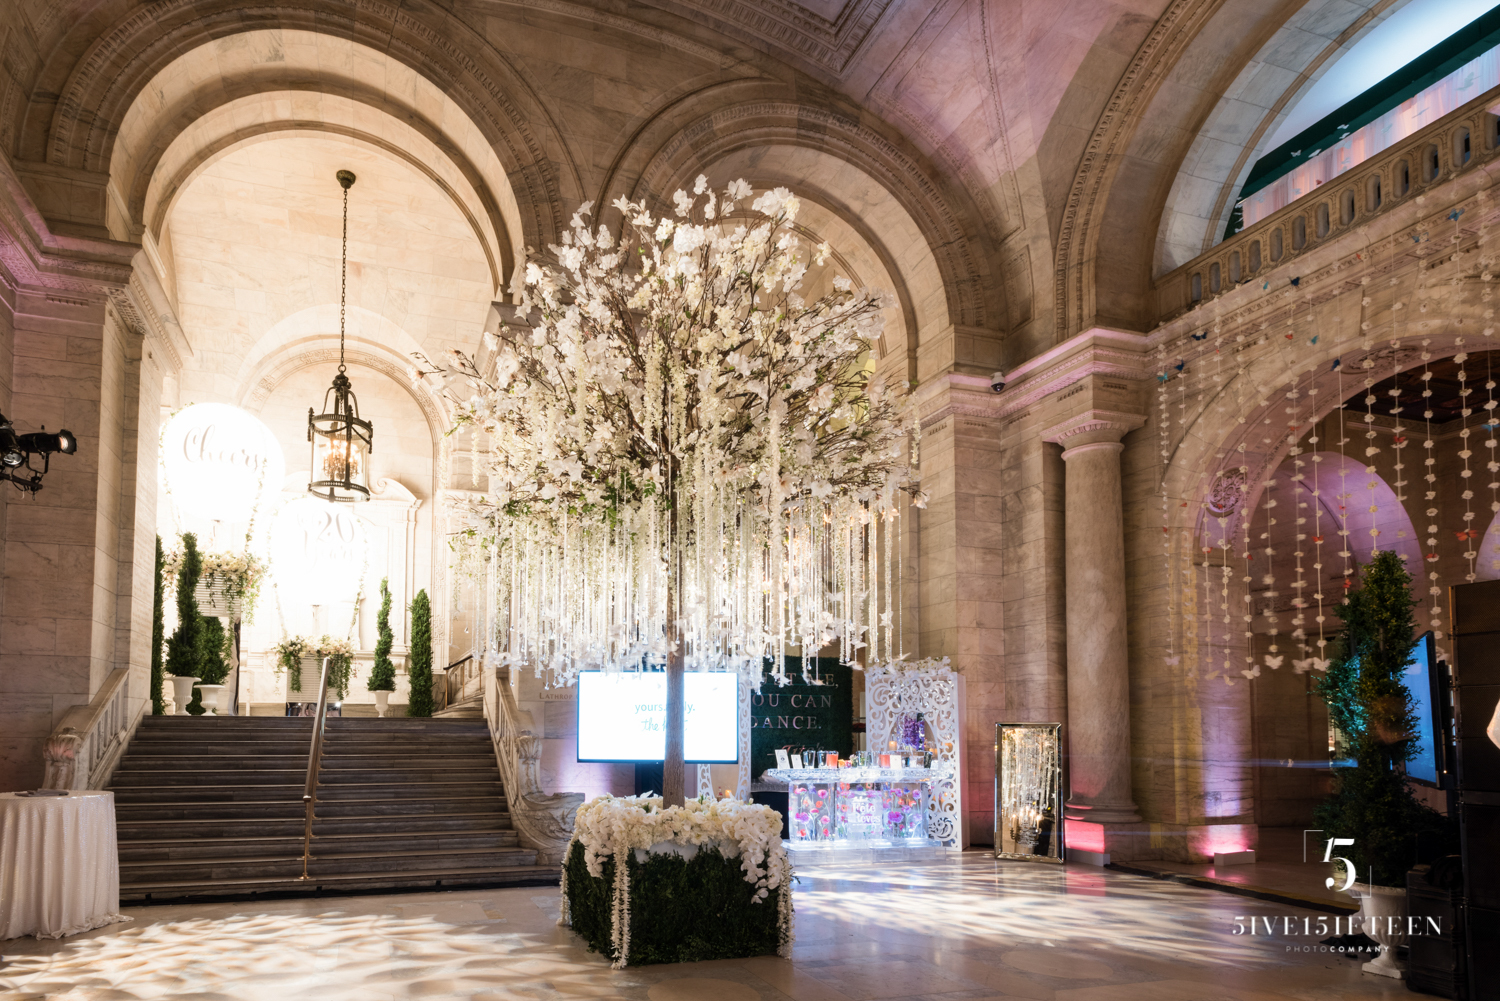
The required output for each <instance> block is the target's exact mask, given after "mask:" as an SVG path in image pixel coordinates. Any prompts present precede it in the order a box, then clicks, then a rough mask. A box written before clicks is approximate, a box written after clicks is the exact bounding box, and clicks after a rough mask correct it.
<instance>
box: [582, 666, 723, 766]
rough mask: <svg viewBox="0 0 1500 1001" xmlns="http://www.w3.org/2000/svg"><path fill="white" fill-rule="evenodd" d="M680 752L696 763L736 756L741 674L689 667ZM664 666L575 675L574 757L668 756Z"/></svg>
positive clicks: (651, 758) (630, 758) (628, 758)
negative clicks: (661, 669)
mask: <svg viewBox="0 0 1500 1001" xmlns="http://www.w3.org/2000/svg"><path fill="white" fill-rule="evenodd" d="M682 689H683V698H684V701H685V703H686V710H687V711H686V714H685V718H684V720H683V735H682V736H683V739H682V756H683V760H684V761H689V762H692V763H694V764H716V765H731V764H734V763H735V762H737V761H739V759H740V754H739V751H740V733H739V720H740V712H739V702H740V700H739V675H738V674H735V673H733V672H729V671H710V672H701V671H689V672H688V673H687V674H685V675H684V676H683V686H682ZM666 720H667V675H666V672H664V671H620V672H618V673H614V674H610V673H606V672H604V671H583V672H581V673H580V674H579V675H578V760H579V761H615V762H627V761H661V760H663V759H664V758H666V756H667V733H666Z"/></svg>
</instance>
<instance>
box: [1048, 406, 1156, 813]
mask: <svg viewBox="0 0 1500 1001" xmlns="http://www.w3.org/2000/svg"><path fill="white" fill-rule="evenodd" d="M1142 423H1144V421H1143V419H1142V418H1140V417H1136V416H1134V415H1130V414H1122V413H1101V412H1099V411H1089V412H1087V413H1085V414H1082V415H1079V416H1078V417H1075V418H1074V419H1072V420H1070V421H1068V422H1066V423H1065V424H1063V425H1061V426H1058V427H1054V428H1052V429H1050V430H1049V431H1048V432H1047V434H1046V437H1047V438H1048V439H1049V440H1051V441H1055V442H1057V443H1058V444H1060V445H1061V446H1062V448H1063V453H1062V457H1063V461H1064V463H1065V464H1066V467H1067V472H1066V475H1065V480H1064V495H1065V508H1064V512H1065V513H1064V518H1065V528H1064V540H1065V541H1064V546H1065V551H1066V559H1067V569H1066V578H1067V580H1066V585H1065V588H1066V594H1067V637H1068V734H1067V743H1068V768H1069V796H1068V801H1067V804H1066V816H1067V818H1068V819H1069V820H1082V821H1088V822H1090V823H1096V824H1132V823H1138V822H1139V821H1140V819H1141V817H1140V814H1139V813H1138V812H1137V811H1136V807H1135V802H1134V800H1133V798H1132V796H1131V787H1130V658H1129V647H1128V640H1127V635H1126V608H1125V525H1124V507H1123V502H1122V495H1121V487H1120V453H1121V451H1122V450H1123V448H1124V446H1123V445H1122V444H1121V441H1120V439H1121V438H1123V437H1124V435H1125V433H1126V432H1127V431H1130V430H1131V429H1132V428H1136V427H1140V426H1141V424H1142Z"/></svg>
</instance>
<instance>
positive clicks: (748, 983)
mask: <svg viewBox="0 0 1500 1001" xmlns="http://www.w3.org/2000/svg"><path fill="white" fill-rule="evenodd" d="M799 879H800V882H799V883H798V884H797V886H796V897H795V900H796V921H797V942H796V947H795V951H794V955H793V956H792V958H791V959H790V960H784V959H779V958H776V957H774V956H764V957H758V958H755V959H744V960H723V961H716V962H708V963H696V964H682V965H672V966H647V967H641V968H638V969H637V968H632V969H626V970H611V969H610V968H609V964H608V963H607V962H606V961H605V960H604V959H602V958H601V957H600V956H598V955H596V954H591V953H589V952H588V951H587V949H586V948H585V947H584V946H583V944H582V943H581V941H580V940H579V939H578V938H576V937H575V936H574V935H573V934H572V933H571V932H570V931H568V930H567V929H565V928H559V927H558V926H557V924H556V921H557V913H558V911H557V893H556V891H555V890H550V889H535V888H532V889H504V890H474V891H455V892H451V893H431V894H402V895H392V896H370V897H347V898H338V899H327V900H319V901H270V902H265V903H256V904H244V903H236V904H194V905H184V906H161V907H147V908H132V909H130V910H128V911H127V912H126V913H127V914H129V916H130V917H131V918H132V919H133V920H132V921H130V922H129V923H125V924H117V925H112V926H109V927H107V928H102V929H99V930H97V931H94V932H90V933H88V934H85V935H79V936H75V937H72V938H68V939H62V940H58V941H36V940H34V939H13V940H10V941H6V942H0V955H3V960H0V997H3V998H6V999H33V998H47V999H52V1001H128V999H136V998H175V999H193V1001H241V999H245V1001H249V999H256V1001H261V999H264V1001H295V999H300V998H317V999H319V1001H338V999H350V1001H384V999H394V998H473V999H476V1001H504V999H527V1001H543V999H547V1001H551V999H568V998H620V999H630V1001H698V999H704V1001H756V999H761V1001H772V999H775V1001H783V999H793V1001H846V999H847V1001H866V999H918V998H920V999H925V1001H959V999H976V1001H977V999H1000V998H1033V999H1037V1001H1282V999H1295V1001H1356V999H1361V1001H1362V999H1375V998H1391V999H1394V998H1410V997H1412V996H1413V995H1412V994H1411V993H1410V992H1409V991H1408V990H1407V988H1406V985H1405V983H1403V982H1398V981H1391V980H1385V979H1383V978H1379V977H1375V976H1370V975H1367V974H1362V973H1360V972H1359V967H1358V964H1357V963H1356V962H1355V961H1353V960H1351V959H1345V958H1342V957H1340V956H1338V955H1332V954H1328V953H1326V952H1315V951H1314V952H1307V951H1293V950H1294V949H1296V948H1297V947H1306V946H1312V947H1314V948H1316V947H1317V940H1318V938H1319V937H1320V936H1318V935H1317V934H1316V933H1315V928H1314V934H1311V935H1303V934H1300V932H1301V930H1302V929H1301V927H1300V926H1301V925H1302V918H1304V917H1306V918H1308V919H1309V920H1310V922H1313V923H1315V922H1316V920H1317V918H1318V917H1319V915H1317V914H1315V913H1314V912H1311V911H1300V910H1297V909H1296V908H1291V907H1286V906H1283V905H1279V904H1271V903H1263V902H1260V901H1257V900H1253V899H1249V898H1245V897H1239V896H1235V895H1232V894H1227V893H1222V892H1217V891H1214V890H1205V889H1199V888H1195V887H1190V886H1182V885H1180V884H1175V883H1170V882H1163V881H1161V880H1153V879H1149V878H1146V877H1141V876H1132V875H1127V874H1124V873H1117V872H1111V871H1108V870H1103V869H1095V868H1091V867H1086V866H1074V865H1069V866H1066V867H1061V866H1050V865H1046V866H1044V865H1036V864H1026V863H1020V862H997V861H995V860H994V859H992V858H988V857H986V856H984V855H983V854H981V853H979V852H969V853H965V854H964V855H962V856H957V857H953V858H951V859H949V860H946V861H941V862H934V863H927V864H922V865H916V866H911V867H906V868H890V867H877V866H869V867H863V868H855V869H841V870H829V869H823V870H814V869H808V870H806V871H804V872H803V873H802V874H801V875H800V877H799ZM1252 915H1254V916H1256V917H1258V918H1273V917H1274V918H1275V919H1276V926H1277V930H1278V933H1279V934H1277V935H1268V934H1266V932H1265V928H1264V922H1257V934H1255V935H1253V936H1252V935H1250V934H1238V935H1237V934H1235V933H1234V932H1235V927H1236V923H1237V921H1238V923H1239V924H1240V926H1241V927H1243V928H1246V929H1248V922H1249V918H1250V917H1251V916H1252ZM1325 917H1326V916H1325ZM1283 919H1294V920H1291V921H1286V920H1283ZM1288 926H1290V929H1289V930H1290V931H1291V932H1293V934H1291V935H1287V934H1284V933H1281V932H1282V931H1283V929H1287V928H1288Z"/></svg>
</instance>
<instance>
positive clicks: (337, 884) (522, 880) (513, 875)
mask: <svg viewBox="0 0 1500 1001" xmlns="http://www.w3.org/2000/svg"><path fill="white" fill-rule="evenodd" d="M438 861H441V860H438ZM299 873H300V869H299ZM557 882H558V870H557V867H556V866H538V865H515V866H498V867H494V868H489V869H485V868H468V869H454V868H445V867H442V866H441V865H435V866H433V867H432V868H430V869H427V870H422V871H413V872H402V873H380V874H372V873H351V874H345V875H334V876H318V877H316V878H313V879H309V880H301V879H296V878H282V879H221V880H207V881H193V880H162V881H158V882H155V883H150V882H140V883H135V884H130V885H126V884H123V883H122V884H121V886H120V900H121V902H129V903H140V902H144V901H148V900H149V901H150V902H152V903H163V902H168V901H183V902H191V901H195V900H213V899H215V898H245V897H258V896H268V897H296V896H314V895H323V894H338V893H357V892H365V891H370V890H413V891H415V890H449V889H456V888H458V887H465V886H470V887H490V886H556V885H557Z"/></svg>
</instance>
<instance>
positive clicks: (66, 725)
mask: <svg viewBox="0 0 1500 1001" xmlns="http://www.w3.org/2000/svg"><path fill="white" fill-rule="evenodd" d="M149 706H150V703H149V702H143V703H142V706H141V709H140V710H139V711H137V712H135V713H134V714H132V712H131V709H130V669H129V668H125V667H121V668H116V669H115V670H114V671H111V672H110V675H109V677H108V678H106V679H104V685H103V686H102V687H101V688H100V689H99V691H98V692H97V693H96V694H95V695H94V697H93V698H92V699H90V700H89V703H88V705H86V706H74V707H73V708H71V709H69V710H68V711H67V713H66V714H64V716H63V718H62V719H61V720H60V721H59V722H58V726H57V729H55V730H54V731H52V734H51V735H50V736H49V737H48V738H47V739H46V741H44V742H43V744H42V761H43V764H44V765H45V768H46V771H45V774H44V777H43V779H42V788H43V789H103V788H104V787H105V786H106V785H108V784H109V779H110V776H111V775H113V774H114V770H115V765H117V764H119V761H120V755H121V754H123V753H124V751H125V746H126V745H127V744H128V743H129V742H130V735H131V734H132V733H134V732H135V728H136V726H137V725H138V724H139V723H140V721H141V717H142V716H143V715H145V711H146V708H147V707H149Z"/></svg>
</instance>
